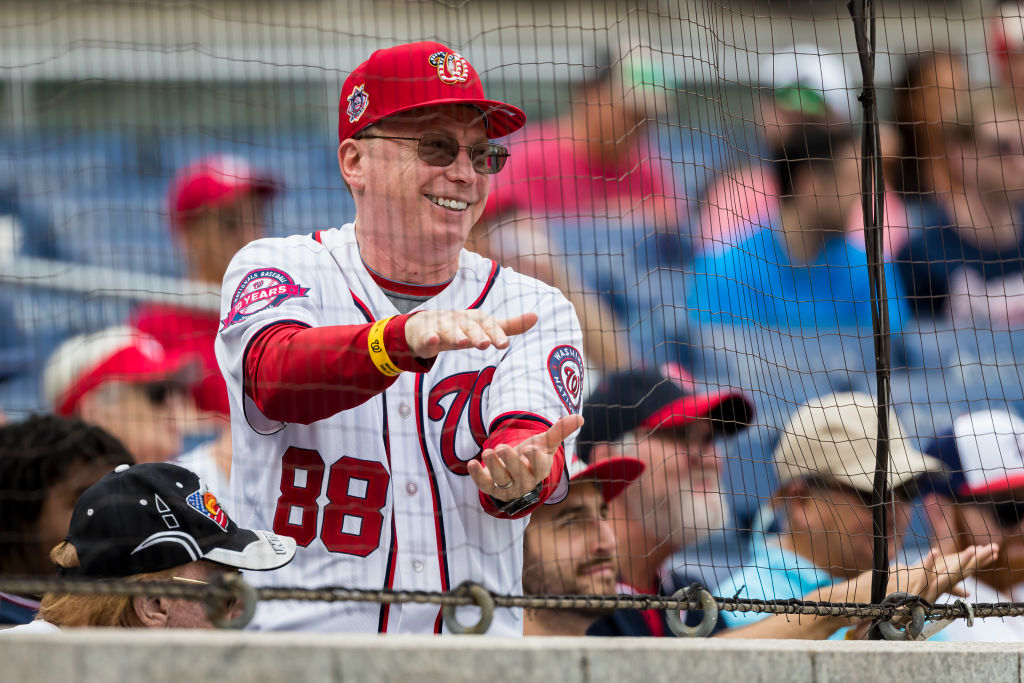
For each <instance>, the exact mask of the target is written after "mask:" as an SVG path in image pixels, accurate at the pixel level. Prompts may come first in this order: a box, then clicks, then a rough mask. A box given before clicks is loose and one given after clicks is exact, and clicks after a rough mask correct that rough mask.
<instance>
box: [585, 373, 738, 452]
mask: <svg viewBox="0 0 1024 683" xmlns="http://www.w3.org/2000/svg"><path fill="white" fill-rule="evenodd" d="M677 372H678V371H677ZM690 385H692V381H689V380H687V378H685V377H680V378H675V377H673V378H670V377H668V376H666V375H665V374H662V373H661V372H659V371H658V370H652V369H642V370H626V371H623V372H616V373H613V374H610V375H606V376H605V377H603V378H602V379H601V382H600V383H599V384H598V385H597V388H596V389H594V391H593V393H592V394H591V395H590V396H589V397H588V398H587V400H586V403H585V405H584V406H583V420H584V422H583V428H582V429H581V430H580V433H579V436H578V437H577V439H576V443H577V452H578V453H579V456H580V457H581V458H582V459H583V460H585V461H589V459H590V449H591V447H592V446H593V444H595V443H608V442H614V441H617V440H618V439H620V438H622V436H623V435H624V434H628V433H630V432H632V431H634V430H635V429H638V428H639V427H647V428H649V429H671V428H674V427H681V426H683V425H686V424H689V423H691V422H695V421H696V420H699V419H702V418H709V419H710V420H711V421H712V423H713V425H714V427H715V431H716V432H718V433H719V434H722V435H725V434H732V433H735V432H737V431H739V430H740V429H743V428H745V427H747V426H748V425H750V421H751V420H752V419H753V418H754V404H753V403H751V401H750V399H748V398H747V397H746V396H745V395H744V394H742V393H741V392H739V391H734V390H727V391H718V392H712V393H704V394H702V393H697V392H694V391H692V390H691V386H690Z"/></svg>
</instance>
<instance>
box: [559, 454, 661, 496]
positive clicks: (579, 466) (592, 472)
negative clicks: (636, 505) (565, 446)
mask: <svg viewBox="0 0 1024 683" xmlns="http://www.w3.org/2000/svg"><path fill="white" fill-rule="evenodd" d="M644 467H645V465H644V464H643V462H641V461H639V460H637V459H636V458H627V457H618V458H607V459H605V460H602V461H601V462H598V463H595V464H593V465H587V463H585V462H583V461H582V460H581V459H580V458H579V457H577V456H576V455H573V458H572V460H570V461H569V482H570V483H572V484H575V483H577V482H580V481H593V482H595V483H597V484H598V485H600V487H601V493H602V495H604V501H605V502H606V503H607V502H609V501H611V500H612V499H613V498H615V496H617V495H619V494H620V493H622V492H623V491H624V490H625V489H626V487H627V486H629V485H630V484H632V483H633V482H634V481H636V480H637V477H639V476H640V475H641V474H643V471H644Z"/></svg>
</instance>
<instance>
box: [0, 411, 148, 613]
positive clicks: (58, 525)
mask: <svg viewBox="0 0 1024 683" xmlns="http://www.w3.org/2000/svg"><path fill="white" fill-rule="evenodd" d="M134 462H135V460H134V458H132V455H131V453H129V452H128V450H127V449H126V448H125V447H124V446H123V445H122V444H121V442H120V441H118V440H117V439H115V438H114V437H112V436H111V435H110V434H108V433H107V432H106V431H104V430H103V429H102V428H100V427H96V426H94V425H90V424H86V423H85V422H82V421H81V420H79V419H76V418H63V417H56V416H52V415H47V416H38V415H37V416H32V417H30V418H28V419H27V420H24V421H23V422H16V423H12V424H7V425H4V426H2V427H0V575H3V574H6V575H18V576H51V575H52V574H53V571H54V567H53V563H52V562H51V561H50V557H49V552H50V549H52V548H53V547H54V546H55V545H57V543H59V542H60V540H61V539H63V538H64V536H65V535H66V534H67V532H68V523H69V521H70V519H71V511H72V510H73V509H74V506H75V502H76V501H77V500H78V497H79V495H80V494H81V493H82V491H84V490H85V489H87V488H88V487H89V486H91V485H92V484H94V483H95V482H97V481H99V480H100V478H102V477H103V475H105V474H106V473H107V472H109V471H110V469H111V468H112V467H115V466H117V465H122V464H132V463H134ZM38 607H39V602H38V600H37V599H36V597H35V596H14V595H8V594H6V593H0V624H20V623H27V622H29V621H31V620H32V617H33V615H34V614H35V611H36V609H37V608H38Z"/></svg>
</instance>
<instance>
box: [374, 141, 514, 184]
mask: <svg viewBox="0 0 1024 683" xmlns="http://www.w3.org/2000/svg"><path fill="white" fill-rule="evenodd" d="M359 139H360V140H407V141H409V142H416V143H419V144H418V145H417V146H416V153H417V154H418V155H419V157H420V159H421V160H423V161H425V162H426V163H428V164H430V165H431V166H450V165H451V164H452V163H454V161H455V158H456V157H458V156H459V150H460V149H464V150H466V151H468V152H469V160H470V161H471V162H473V170H474V171H476V172H477V173H481V174H484V175H492V174H494V173H497V172H498V171H500V170H501V169H502V168H504V167H505V162H506V161H508V157H509V154H508V148H507V147H502V146H501V145H496V144H494V143H492V142H478V143H476V144H475V145H468V146H467V145H460V144H459V141H458V140H456V139H455V138H453V137H452V136H451V135H446V134H444V133H424V134H423V135H421V136H420V137H418V138H409V137H402V136H399V135H374V134H372V133H367V134H364V135H360V136H359Z"/></svg>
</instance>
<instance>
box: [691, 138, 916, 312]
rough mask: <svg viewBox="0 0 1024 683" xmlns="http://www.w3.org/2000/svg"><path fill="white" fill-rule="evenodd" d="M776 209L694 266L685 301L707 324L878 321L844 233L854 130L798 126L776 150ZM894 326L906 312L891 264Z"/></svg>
mask: <svg viewBox="0 0 1024 683" xmlns="http://www.w3.org/2000/svg"><path fill="white" fill-rule="evenodd" d="M774 156H775V160H776V161H775V167H776V171H777V174H778V180H779V187H780V205H779V210H778V213H777V214H776V215H775V216H773V217H772V220H771V222H770V224H768V225H766V226H764V227H761V228H760V229H759V230H758V231H757V232H755V233H754V234H753V235H751V236H750V237H747V238H746V239H745V240H743V241H742V242H740V243H739V244H737V245H735V246H732V247H726V248H724V249H723V250H721V251H719V252H717V253H706V254H705V255H704V256H702V257H701V258H698V259H697V261H696V262H695V263H694V265H693V273H694V275H693V280H692V282H691V286H690V289H689V296H688V301H687V305H688V307H689V309H690V311H691V312H692V314H693V315H694V316H696V318H697V319H698V320H700V321H703V322H720V323H726V324H734V325H735V324H738V325H767V326H770V327H775V328H793V327H802V328H809V329H811V330H816V331H822V330H828V331H834V330H836V329H837V328H839V329H848V328H856V327H857V326H864V327H867V328H870V326H871V300H870V292H871V287H870V284H869V273H868V261H867V255H866V254H865V253H864V250H863V249H862V248H860V247H858V246H856V245H854V244H853V243H852V242H851V241H850V239H849V238H848V236H847V235H846V234H844V229H845V226H846V223H847V218H848V216H849V213H850V211H851V210H852V207H853V206H854V205H855V204H856V203H858V202H859V201H860V189H859V188H860V175H859V170H858V162H857V148H856V145H855V139H854V137H853V135H852V132H851V131H850V129H849V128H846V127H843V128H840V127H835V126H828V127H826V126H810V127H807V128H803V129H797V130H793V131H792V132H791V134H790V135H789V136H788V137H787V138H786V140H785V141H784V143H783V144H782V145H781V146H780V147H779V149H778V150H777V151H776V152H775V155H774ZM886 277H887V285H888V291H889V292H890V294H889V297H890V298H889V319H890V328H891V329H892V330H894V331H898V330H899V329H901V325H902V322H903V320H905V319H906V317H907V316H906V315H905V314H904V312H903V308H902V302H901V301H900V299H899V298H898V296H896V295H895V292H896V291H897V290H896V288H895V287H896V282H895V276H894V273H893V272H892V270H891V269H890V268H887V269H886Z"/></svg>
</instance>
